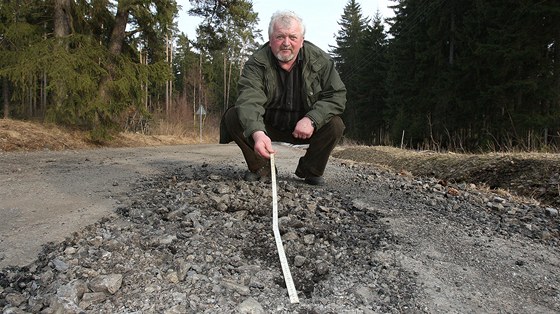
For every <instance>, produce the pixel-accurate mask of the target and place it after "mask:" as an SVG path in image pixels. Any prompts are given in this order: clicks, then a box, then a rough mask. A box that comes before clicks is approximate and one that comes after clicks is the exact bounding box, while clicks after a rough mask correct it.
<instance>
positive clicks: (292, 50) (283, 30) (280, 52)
mask: <svg viewBox="0 0 560 314" xmlns="http://www.w3.org/2000/svg"><path fill="white" fill-rule="evenodd" d="M269 41H270V48H271V49H272V53H273V54H274V55H275V56H276V58H277V59H278V60H280V62H290V61H291V60H293V59H294V58H295V57H296V56H297V55H298V53H299V50H300V49H301V47H303V35H302V32H301V26H300V25H299V23H297V22H296V21H294V20H292V22H291V23H290V25H285V24H284V23H282V22H281V21H278V22H276V23H275V24H274V27H273V31H272V35H271V36H270V39H269Z"/></svg>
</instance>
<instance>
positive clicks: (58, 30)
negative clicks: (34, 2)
mask: <svg viewBox="0 0 560 314" xmlns="http://www.w3.org/2000/svg"><path fill="white" fill-rule="evenodd" d="M70 1H71V0H55V1H54V36H55V37H57V38H61V37H66V36H68V35H69V34H70V27H71V23H70V17H71V14H70V8H71V2H70Z"/></svg>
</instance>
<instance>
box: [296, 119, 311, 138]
mask: <svg viewBox="0 0 560 314" xmlns="http://www.w3.org/2000/svg"><path fill="white" fill-rule="evenodd" d="M314 131H315V128H314V127H313V122H312V121H311V119H309V118H308V117H303V118H301V120H299V121H298V123H297V124H296V127H295V129H294V132H292V135H293V136H294V137H295V138H300V139H302V140H306V139H308V138H310V137H311V135H313V132H314Z"/></svg>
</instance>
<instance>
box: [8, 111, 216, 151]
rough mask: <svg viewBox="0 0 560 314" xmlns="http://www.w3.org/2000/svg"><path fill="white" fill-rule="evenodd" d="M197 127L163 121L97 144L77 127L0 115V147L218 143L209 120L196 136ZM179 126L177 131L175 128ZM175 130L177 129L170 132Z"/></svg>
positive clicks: (214, 129) (55, 148)
mask: <svg viewBox="0 0 560 314" xmlns="http://www.w3.org/2000/svg"><path fill="white" fill-rule="evenodd" d="M196 127H197V128H196V129H194V128H186V127H185V128H180V127H179V126H176V125H171V124H167V125H165V126H161V127H158V128H155V129H154V130H153V131H151V132H150V134H148V135H146V134H141V133H134V132H123V133H119V134H117V135H116V136H115V138H114V139H113V140H111V141H108V142H106V143H102V144H98V143H93V142H91V141H90V140H89V134H88V133H87V132H84V131H80V130H71V129H67V128H63V127H60V126H56V125H51V124H43V123H35V122H27V121H18V120H12V119H0V150H1V151H33V150H43V149H49V150H63V149H87V148H97V147H102V146H106V147H141V146H159V145H182V144H210V143H218V128H217V127H216V126H212V125H210V124H205V127H204V129H203V132H202V136H200V132H199V129H198V125H197V126H196ZM178 130H180V131H178ZM174 132H178V133H174Z"/></svg>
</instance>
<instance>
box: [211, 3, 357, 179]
mask: <svg viewBox="0 0 560 314" xmlns="http://www.w3.org/2000/svg"><path fill="white" fill-rule="evenodd" d="M304 35H305V26H304V24H303V22H302V20H301V18H300V17H299V16H298V15H296V14H295V13H293V12H291V11H282V12H276V13H274V14H273V15H272V18H271V19H270V24H269V27H268V37H269V42H268V43H266V44H265V45H263V46H262V47H261V48H259V49H258V50H257V51H256V52H255V53H254V54H253V55H252V56H251V57H250V58H249V60H248V61H247V62H246V64H245V66H244V68H243V73H242V75H241V77H240V79H239V87H238V91H239V96H238V98H237V101H236V102H235V105H234V106H233V107H232V108H229V109H228V110H227V111H226V113H225V114H224V117H223V118H222V123H221V126H220V143H222V144H225V143H229V142H230V141H231V140H233V141H235V143H236V144H237V145H238V146H239V147H240V148H241V151H242V153H243V156H244V158H245V161H246V162H247V166H248V168H249V171H248V172H247V173H246V174H245V180H247V181H256V180H259V179H260V177H262V176H269V175H270V154H273V153H275V151H274V149H273V147H272V141H279V142H287V143H292V144H309V147H308V149H307V151H306V153H305V155H304V156H303V157H301V158H300V160H299V164H298V166H297V169H296V172H295V174H296V175H297V176H298V177H300V178H302V179H304V181H305V182H306V183H308V184H312V185H323V184H324V179H323V173H324V170H325V167H326V165H327V162H328V159H329V156H330V154H331V152H332V150H333V149H334V147H335V146H336V145H337V143H338V141H339V140H340V138H341V137H342V134H343V132H344V128H345V126H344V123H343V121H342V119H341V118H340V115H341V114H342V113H343V111H344V109H345V105H346V87H345V86H344V84H343V83H342V80H341V79H340V76H339V74H338V72H337V71H336V70H335V68H334V62H333V61H332V59H331V58H330V56H329V55H328V54H326V53H325V52H324V51H322V50H321V49H319V48H318V47H317V46H315V45H313V44H312V43H310V42H308V41H304Z"/></svg>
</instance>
